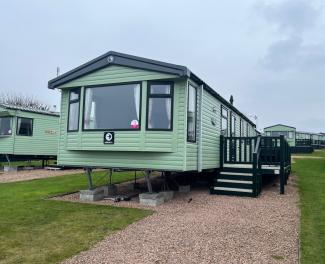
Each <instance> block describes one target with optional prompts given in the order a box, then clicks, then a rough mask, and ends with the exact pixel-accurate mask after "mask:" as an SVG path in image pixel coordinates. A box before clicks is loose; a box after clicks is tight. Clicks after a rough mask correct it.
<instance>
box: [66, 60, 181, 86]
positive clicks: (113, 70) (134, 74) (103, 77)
mask: <svg viewBox="0 0 325 264" xmlns="http://www.w3.org/2000/svg"><path fill="white" fill-rule="evenodd" d="M167 78H175V76H174V75H170V74H161V73H158V72H154V71H146V70H140V69H135V68H129V67H123V66H116V65H112V66H109V67H106V68H103V69H101V70H98V71H95V72H93V73H91V74H88V75H86V76H83V77H81V78H78V79H76V80H73V81H71V82H68V83H66V84H64V85H62V86H60V88H66V87H75V86H86V85H97V84H108V83H123V82H135V81H144V80H158V79H167Z"/></svg>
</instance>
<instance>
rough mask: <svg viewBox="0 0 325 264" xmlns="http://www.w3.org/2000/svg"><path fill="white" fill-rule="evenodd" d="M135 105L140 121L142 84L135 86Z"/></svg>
mask: <svg viewBox="0 0 325 264" xmlns="http://www.w3.org/2000/svg"><path fill="white" fill-rule="evenodd" d="M134 105H135V110H136V113H137V118H138V121H139V119H140V117H139V112H140V85H139V84H137V85H136V86H134Z"/></svg>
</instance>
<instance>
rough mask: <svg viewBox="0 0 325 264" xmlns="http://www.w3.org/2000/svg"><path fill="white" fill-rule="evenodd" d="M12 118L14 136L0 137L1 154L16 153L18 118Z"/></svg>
mask: <svg viewBox="0 0 325 264" xmlns="http://www.w3.org/2000/svg"><path fill="white" fill-rule="evenodd" d="M11 118H12V119H11V122H12V123H11V129H12V134H11V135H10V136H0V154H13V153H14V142H15V131H16V118H15V117H14V116H12V117H11Z"/></svg>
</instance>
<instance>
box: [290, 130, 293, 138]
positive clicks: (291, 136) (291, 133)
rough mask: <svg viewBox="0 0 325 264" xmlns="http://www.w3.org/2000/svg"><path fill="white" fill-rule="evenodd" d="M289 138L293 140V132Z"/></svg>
mask: <svg viewBox="0 0 325 264" xmlns="http://www.w3.org/2000/svg"><path fill="white" fill-rule="evenodd" d="M289 138H290V139H293V132H291V131H290V132H289Z"/></svg>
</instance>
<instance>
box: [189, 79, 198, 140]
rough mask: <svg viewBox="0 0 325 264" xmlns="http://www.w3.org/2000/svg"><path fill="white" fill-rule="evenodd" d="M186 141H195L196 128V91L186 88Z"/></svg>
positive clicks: (191, 87)
mask: <svg viewBox="0 0 325 264" xmlns="http://www.w3.org/2000/svg"><path fill="white" fill-rule="evenodd" d="M187 108H188V109H187V140H188V141H195V132H196V129H195V126H196V89H195V88H194V87H193V86H191V85H190V86H189V87H188V106H187Z"/></svg>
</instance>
